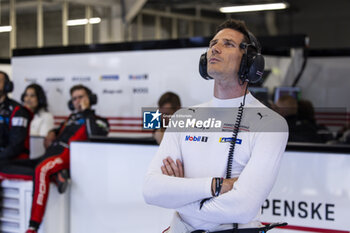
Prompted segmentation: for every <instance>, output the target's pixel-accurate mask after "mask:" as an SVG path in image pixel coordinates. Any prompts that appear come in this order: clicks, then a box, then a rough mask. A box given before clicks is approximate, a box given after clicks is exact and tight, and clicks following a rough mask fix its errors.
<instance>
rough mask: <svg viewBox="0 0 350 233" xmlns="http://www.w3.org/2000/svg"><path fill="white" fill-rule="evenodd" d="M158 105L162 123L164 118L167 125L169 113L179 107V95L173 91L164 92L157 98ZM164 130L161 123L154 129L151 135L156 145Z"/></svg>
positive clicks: (160, 139)
mask: <svg viewBox="0 0 350 233" xmlns="http://www.w3.org/2000/svg"><path fill="white" fill-rule="evenodd" d="M158 107H159V111H160V112H161V113H162V116H161V118H162V120H161V122H162V124H163V119H164V122H165V124H166V125H168V123H169V118H170V117H171V115H173V114H174V113H175V112H176V111H177V110H179V109H180V108H181V101H180V97H179V96H178V95H177V94H175V93H173V92H166V93H164V94H163V95H162V96H161V97H160V98H159V100H158ZM164 115H165V117H164ZM164 132H165V127H164V126H163V125H162V128H160V129H157V130H155V131H154V133H153V137H154V139H155V140H156V141H157V143H158V145H159V144H160V143H161V141H162V139H163V135H164Z"/></svg>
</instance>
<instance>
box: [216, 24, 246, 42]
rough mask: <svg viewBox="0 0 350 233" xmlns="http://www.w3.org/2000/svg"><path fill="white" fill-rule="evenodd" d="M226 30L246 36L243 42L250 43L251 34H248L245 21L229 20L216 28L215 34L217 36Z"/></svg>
mask: <svg viewBox="0 0 350 233" xmlns="http://www.w3.org/2000/svg"><path fill="white" fill-rule="evenodd" d="M225 28H230V29H233V30H235V31H238V32H240V33H242V34H243V35H244V39H243V41H244V42H246V43H249V42H250V39H249V33H248V32H249V30H248V28H247V26H246V24H245V22H244V21H242V20H236V19H228V20H226V21H225V22H223V23H222V24H220V25H219V26H218V27H217V28H216V32H215V34H217V33H218V32H219V31H221V30H223V29H225Z"/></svg>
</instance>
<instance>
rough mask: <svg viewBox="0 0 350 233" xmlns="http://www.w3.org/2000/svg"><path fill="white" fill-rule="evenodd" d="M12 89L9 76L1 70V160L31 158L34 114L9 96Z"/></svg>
mask: <svg viewBox="0 0 350 233" xmlns="http://www.w3.org/2000/svg"><path fill="white" fill-rule="evenodd" d="M12 90H13V83H12V82H11V81H10V78H9V76H8V75H7V74H6V73H5V72H3V71H0V161H12V160H18V159H27V158H29V127H30V122H31V120H32V118H33V116H32V113H31V112H30V111H29V110H28V109H27V108H25V107H23V106H22V105H20V104H19V103H17V102H16V101H14V100H12V99H10V98H9V97H8V96H7V94H8V93H10V92H12Z"/></svg>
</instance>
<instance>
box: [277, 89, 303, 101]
mask: <svg viewBox="0 0 350 233" xmlns="http://www.w3.org/2000/svg"><path fill="white" fill-rule="evenodd" d="M300 94H301V89H300V87H276V88H275V93H274V102H275V103H276V102H277V100H278V99H279V98H281V97H282V96H285V95H290V96H292V97H294V98H295V99H296V100H300Z"/></svg>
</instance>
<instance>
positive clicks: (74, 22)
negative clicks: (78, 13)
mask: <svg viewBox="0 0 350 233" xmlns="http://www.w3.org/2000/svg"><path fill="white" fill-rule="evenodd" d="M100 22H101V18H98V17H96V18H90V19H89V20H88V19H71V20H68V21H67V26H78V25H85V24H88V23H90V24H96V23H100Z"/></svg>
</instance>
